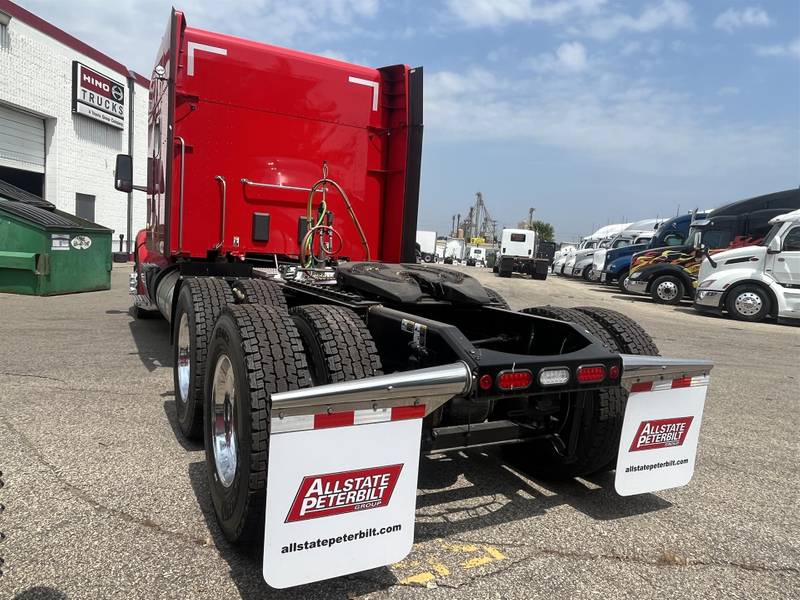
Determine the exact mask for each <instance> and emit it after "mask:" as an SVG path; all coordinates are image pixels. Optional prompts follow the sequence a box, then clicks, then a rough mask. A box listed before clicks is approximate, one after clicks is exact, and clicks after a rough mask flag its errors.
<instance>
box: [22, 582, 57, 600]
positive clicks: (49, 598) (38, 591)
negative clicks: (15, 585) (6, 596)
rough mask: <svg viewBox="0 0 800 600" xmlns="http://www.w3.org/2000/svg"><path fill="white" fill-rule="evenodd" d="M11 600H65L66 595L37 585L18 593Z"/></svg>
mask: <svg viewBox="0 0 800 600" xmlns="http://www.w3.org/2000/svg"><path fill="white" fill-rule="evenodd" d="M13 600H67V595H66V594H65V593H64V592H62V591H61V590H57V589H55V588H51V587H47V586H40V585H37V586H36V587H32V588H28V589H27V590H25V591H24V592H20V593H19V594H17V595H16V596H14V598H13Z"/></svg>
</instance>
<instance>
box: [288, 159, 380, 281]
mask: <svg viewBox="0 0 800 600" xmlns="http://www.w3.org/2000/svg"><path fill="white" fill-rule="evenodd" d="M328 185H330V186H331V187H333V188H334V189H335V190H336V191H337V192H339V194H340V195H341V196H342V200H344V205H345V208H347V213H348V214H349V215H350V219H351V220H352V221H353V225H355V228H356V231H358V235H359V237H360V238H361V246H362V247H363V248H364V253H365V254H366V260H372V257H371V255H370V251H369V244H368V243H367V236H366V235H364V230H363V229H362V228H361V223H359V221H358V217H356V213H355V211H354V210H353V205H352V204H350V198H348V197H347V193H346V192H345V191H344V190H343V189H342V186H340V185H339V184H338V183H336V182H335V181H334V180H333V179H328V163H327V161H324V162H323V163H322V179H320V180H319V181H317V182H316V183H315V184H314V185H312V186H311V189H310V190H309V192H308V208H307V211H306V219H307V221H306V222H307V223H309V224H311V223H314V225H313V226H312V227H309V229H308V231H307V232H306V234H305V236H303V241H302V242H301V243H300V264H301V265H303V266H304V267H306V268H310V267H311V266H313V264H314V258H315V257H314V236H315V235H319V247H320V260H324V256H325V255H327V256H333V255H334V254H337V253H338V252H339V251H340V250H341V249H342V247H343V246H344V241H343V240H342V236H341V235H340V234H339V232H338V231H336V230H335V229H334V228H333V225H332V221H329V224H327V225H326V224H324V222H325V219H326V216H327V215H328V214H329V213H328V202H327V194H328V189H327V186H328ZM320 188H321V189H322V201H321V202H320V204H319V208H318V213H319V218H318V219H316V220H314V194H315V193H316V192H317V190H319V189H320ZM325 232H328V235H329V236H330V237H331V240H329V243H328V246H327V247H326V245H325V243H324V239H323V236H324V235H325ZM334 236H335V237H336V238H338V240H339V247H338V249H337V250H336V251H335V252H334V251H333V247H332V238H333V237H334Z"/></svg>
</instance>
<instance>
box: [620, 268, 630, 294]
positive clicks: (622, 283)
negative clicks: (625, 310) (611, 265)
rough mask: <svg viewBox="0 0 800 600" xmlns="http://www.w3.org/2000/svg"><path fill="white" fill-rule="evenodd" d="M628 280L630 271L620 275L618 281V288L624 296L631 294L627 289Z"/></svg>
mask: <svg viewBox="0 0 800 600" xmlns="http://www.w3.org/2000/svg"><path fill="white" fill-rule="evenodd" d="M627 279H628V271H623V272H622V273H620V274H619V278H618V279H617V287H618V288H619V291H620V292H622V293H623V294H630V292H629V291H628V288H626V287H625V281H626V280H627Z"/></svg>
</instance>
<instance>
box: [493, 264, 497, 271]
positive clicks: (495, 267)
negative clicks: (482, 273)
mask: <svg viewBox="0 0 800 600" xmlns="http://www.w3.org/2000/svg"><path fill="white" fill-rule="evenodd" d="M492 273H497V265H495V266H493V267H492Z"/></svg>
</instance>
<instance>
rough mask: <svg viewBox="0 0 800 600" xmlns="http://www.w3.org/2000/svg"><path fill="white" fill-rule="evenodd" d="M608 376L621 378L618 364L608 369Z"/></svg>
mask: <svg viewBox="0 0 800 600" xmlns="http://www.w3.org/2000/svg"><path fill="white" fill-rule="evenodd" d="M608 378H609V379H619V367H618V366H617V365H613V366H612V367H611V368H610V369H609V370H608Z"/></svg>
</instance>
